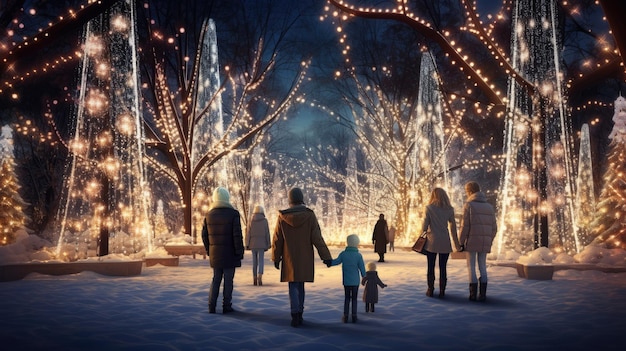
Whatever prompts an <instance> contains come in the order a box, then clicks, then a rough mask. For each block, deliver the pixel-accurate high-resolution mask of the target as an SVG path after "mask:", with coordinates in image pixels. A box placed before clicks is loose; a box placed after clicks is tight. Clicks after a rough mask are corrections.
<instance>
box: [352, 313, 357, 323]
mask: <svg viewBox="0 0 626 351" xmlns="http://www.w3.org/2000/svg"><path fill="white" fill-rule="evenodd" d="M352 323H356V314H353V315H352Z"/></svg>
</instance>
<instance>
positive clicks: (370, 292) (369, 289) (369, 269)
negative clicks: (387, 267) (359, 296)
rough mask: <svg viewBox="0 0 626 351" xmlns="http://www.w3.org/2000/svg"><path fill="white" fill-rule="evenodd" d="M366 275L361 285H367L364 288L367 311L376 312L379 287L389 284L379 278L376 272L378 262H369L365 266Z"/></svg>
mask: <svg viewBox="0 0 626 351" xmlns="http://www.w3.org/2000/svg"><path fill="white" fill-rule="evenodd" d="M365 270H366V272H365V277H363V279H361V285H365V289H363V302H365V312H374V304H375V303H378V287H379V286H380V287H381V288H383V289H384V288H386V287H387V284H385V283H383V282H382V280H380V278H378V272H376V263H374V262H367V265H366V266H365Z"/></svg>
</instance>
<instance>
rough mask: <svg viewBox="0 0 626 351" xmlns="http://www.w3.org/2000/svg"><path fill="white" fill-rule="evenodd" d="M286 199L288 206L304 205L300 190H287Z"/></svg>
mask: <svg viewBox="0 0 626 351" xmlns="http://www.w3.org/2000/svg"><path fill="white" fill-rule="evenodd" d="M288 197H289V204H290V205H300V204H303V203H304V195H303V194H302V190H300V188H291V190H289V195H288Z"/></svg>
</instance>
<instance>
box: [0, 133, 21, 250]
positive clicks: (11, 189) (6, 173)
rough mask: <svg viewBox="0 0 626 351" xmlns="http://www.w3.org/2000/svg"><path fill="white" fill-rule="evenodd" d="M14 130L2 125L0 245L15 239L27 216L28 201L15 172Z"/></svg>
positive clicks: (0, 150) (0, 138) (0, 142)
mask: <svg viewBox="0 0 626 351" xmlns="http://www.w3.org/2000/svg"><path fill="white" fill-rule="evenodd" d="M12 142H13V140H12V131H11V128H10V127H8V126H4V127H2V133H0V159H1V160H2V161H0V245H7V244H10V243H12V242H13V240H14V239H15V236H14V235H15V231H16V230H17V229H20V228H22V227H23V226H24V223H25V221H26V218H25V216H24V211H23V208H24V207H25V205H26V203H24V200H22V197H21V196H20V194H19V189H20V185H19V182H18V178H17V176H16V174H15V162H14V159H13V145H12Z"/></svg>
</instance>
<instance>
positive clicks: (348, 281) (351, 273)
mask: <svg viewBox="0 0 626 351" xmlns="http://www.w3.org/2000/svg"><path fill="white" fill-rule="evenodd" d="M337 265H341V273H342V279H343V285H344V286H359V284H360V283H361V278H362V277H364V276H365V263H363V256H362V255H361V253H360V252H359V249H358V248H357V247H354V246H347V247H346V249H345V250H344V251H342V252H341V253H339V256H337V258H335V259H334V260H333V261H332V263H331V266H337Z"/></svg>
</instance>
